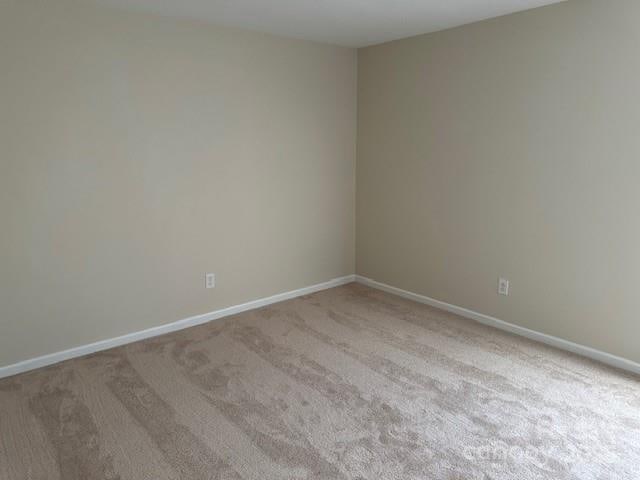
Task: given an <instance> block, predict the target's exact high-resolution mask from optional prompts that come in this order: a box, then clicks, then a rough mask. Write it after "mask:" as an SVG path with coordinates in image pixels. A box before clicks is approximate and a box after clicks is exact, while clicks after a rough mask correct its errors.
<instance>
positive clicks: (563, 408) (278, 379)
mask: <svg viewBox="0 0 640 480" xmlns="http://www.w3.org/2000/svg"><path fill="white" fill-rule="evenodd" d="M0 478H1V479H3V480H13V479H16V480H23V479H47V480H55V479H62V480H72V479H136V480H137V479H153V480H161V479H189V480H200V479H203V480H204V479H206V480H211V479H255V480H269V479H431V478H433V479H456V480H461V479H469V480H474V479H482V480H486V479H518V480H526V479H554V480H556V479H607V480H621V479H638V478H640V379H638V378H637V377H633V376H631V375H627V374H624V373H622V372H619V371H615V370H612V369H609V368H607V367H604V366H601V365H599V364H596V363H593V362H590V361H588V360H584V359H581V358H579V357H576V356H573V355H570V354H567V353H563V352H560V351H557V350H554V349H551V348H547V347H545V346H542V345H539V344H536V343H533V342H530V341H527V340H524V339H521V338H518V337H515V336H511V335H509V334H505V333H502V332H499V331H496V330H493V329H490V328H488V327H484V326H481V325H478V324H475V323H473V322H471V321H468V320H465V319H462V318H459V317H456V316H454V315H451V314H448V313H444V312H442V311H439V310H436V309H433V308H430V307H427V306H424V305H419V304H416V303H413V302H410V301H408V300H403V299H401V298H398V297H394V296H392V295H388V294H385V293H382V292H378V291H374V290H371V289H369V288H366V287H363V286H360V285H355V284H351V285H347V286H345V287H340V288H335V289H332V290H327V291H324V292H320V293H317V294H314V295H310V296H307V297H303V298H299V299H296V300H291V301H287V302H284V303H280V304H277V305H273V306H270V307H265V308H262V309H259V310H255V311H252V312H249V313H245V314H241V315H237V316H235V317H230V318H228V319H226V320H224V321H218V322H213V323H210V324H208V325H204V326H200V327H196V328H192V329H189V330H185V331H182V332H179V333H175V334H171V335H166V336H163V337H159V338H156V339H152V340H147V341H144V342H140V343H137V344H133V345H129V346H126V347H122V348H118V349H114V350H110V351H108V352H104V353H100V354H95V355H92V356H89V357H85V358H82V359H77V360H72V361H68V362H65V363H62V364H59V365H57V366H54V367H50V368H47V369H41V370H39V371H34V372H31V373H28V374H23V375H20V376H16V377H13V378H9V379H4V380H1V381H0Z"/></svg>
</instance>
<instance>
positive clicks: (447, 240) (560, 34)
mask: <svg viewBox="0 0 640 480" xmlns="http://www.w3.org/2000/svg"><path fill="white" fill-rule="evenodd" d="M639 25H640V2H638V1H637V0H616V1H601V0H595V1H588V0H572V1H569V2H566V3H560V4H557V5H555V6H551V7H545V8H541V9H537V10H532V11H529V12H524V13H519V14H515V15H511V16H507V17H502V18H498V19H493V20H490V21H486V22H482V23H477V24H474V25H469V26H465V27H461V28H457V29H453V30H449V31H444V32H440V33H435V34H430V35H424V36H420V37H415V38H411V39H407V40H401V41H398V42H393V43H389V44H384V45H380V46H376V47H371V48H366V49H363V50H360V51H359V55H358V62H359V70H358V75H359V89H358V91H359V99H358V101H359V114H358V160H357V210H356V212H357V230H356V231H357V241H356V251H357V267H356V270H357V272H358V273H359V274H361V275H364V276H368V277H372V278H374V279H376V280H379V281H381V282H385V283H389V284H391V285H394V286H397V287H400V288H404V289H408V290H411V291H414V292H417V293H421V294H425V295H428V296H430V297H433V298H436V299H439V300H443V301H445V302H449V303H453V304H456V305H460V306H464V307H467V308H470V309H473V310H476V311H478V312H481V313H485V314H488V315H492V316H495V317H498V318H500V319H503V320H506V321H509V322H512V323H515V324H518V325H522V326H525V327H529V328H532V329H535V330H538V331H541V332H544V333H547V334H551V335H556V336H559V337H562V338H565V339H568V340H572V341H574V342H578V343H581V344H584V345H588V346H591V347H595V348H597V349H601V350H604V351H607V352H610V353H613V354H616V355H620V356H623V357H627V358H629V359H631V360H635V361H640V182H639V181H640V94H639V92H638V86H639V85H640V55H639V54H638V48H639V46H640V28H639ZM498 275H504V276H506V277H507V278H508V279H509V280H510V281H511V289H512V292H511V295H510V296H509V297H499V296H498V295H497V293H496V288H497V277H498Z"/></svg>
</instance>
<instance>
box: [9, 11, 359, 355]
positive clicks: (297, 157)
mask: <svg viewBox="0 0 640 480" xmlns="http://www.w3.org/2000/svg"><path fill="white" fill-rule="evenodd" d="M355 131H356V54H355V51H354V50H350V49H343V48H337V47H330V46H323V45H318V44H313V43H308V42H303V41H295V40H284V39H279V38H276V37H271V36H266V35H260V34H254V33H248V32H243V31H239V30H233V29H224V28H215V27H211V26H205V25H200V24H197V23H189V22H186V21H178V20H170V19H165V18H162V17H154V16H149V15H144V14H135V13H123V12H120V11H117V10H113V11H112V10H102V9H99V8H94V7H90V6H81V5H80V4H74V3H73V2H70V1H65V0H57V1H55V2H52V1H50V0H2V1H0V270H1V275H0V366H2V365H7V364H11V363H14V362H17V361H20V360H24V359H27V358H31V357H35V356H38V355H43V354H47V353H51V352H55V351H59V350H62V349H66V348H70V347H74V346H77V345H81V344H85V343H89V342H93V341H96V340H101V339H105V338H110V337H114V336H117V335H122V334H126V333H128V332H132V331H137V330H141V329H144V328H148V327H152V326H156V325H161V324H163V323H167V322H172V321H175V320H179V319H182V318H185V317H187V316H191V315H194V314H200V313H205V312H208V311H211V310H214V309H218V308H222V307H225V306H229V305H234V304H238V303H242V302H245V301H248V300H252V299H255V298H259V297H264V296H268V295H271V294H275V293H278V292H282V291H287V290H291V289H296V288H299V287H303V286H307V285H311V284H315V283H318V282H323V281H326V280H329V279H332V278H334V277H338V276H342V275H346V274H351V273H353V271H354V201H355V197H354V196H355V192H354V182H355V179H354V166H355ZM205 272H215V273H216V274H217V281H218V286H217V287H216V288H215V289H214V290H205V289H204V274H205Z"/></svg>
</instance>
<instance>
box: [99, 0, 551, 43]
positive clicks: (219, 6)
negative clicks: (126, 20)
mask: <svg viewBox="0 0 640 480" xmlns="http://www.w3.org/2000/svg"><path fill="white" fill-rule="evenodd" d="M93 1H94V2H97V3H101V4H105V5H112V6H117V7H125V8H133V9H137V10H145V11H149V12H155V13H159V14H162V15H167V16H172V17H183V18H192V19H198V20H201V21H206V22H210V23H214V24H218V25H228V26H235V27H243V28H248V29H251V30H256V31H261V32H267V33H273V34H276V35H283V36H288V37H295V38H304V39H307V40H315V41H319V42H324V43H332V44H336V45H344V46H350V47H362V46H366V45H373V44H376V43H382V42H387V41H389V40H396V39H398V38H404V37H410V36H412V35H418V34H421V33H428V32H434V31H437V30H443V29H445V28H450V27H454V26H457V25H463V24H465V23H471V22H475V21H478V20H483V19H486V18H491V17H497V16H500V15H506V14H508V13H513V12H517V11H520V10H528V9H531V8H536V7H541V6H543V5H549V4H551V3H558V2H559V1H562V0H93Z"/></svg>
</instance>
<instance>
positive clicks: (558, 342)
mask: <svg viewBox="0 0 640 480" xmlns="http://www.w3.org/2000/svg"><path fill="white" fill-rule="evenodd" d="M356 282H358V283H361V284H363V285H367V286H369V287H372V288H376V289H378V290H382V291H384V292H388V293H393V294H394V295H398V296H400V297H403V298H408V299H409V300H414V301H416V302H418V303H424V304H426V305H431V306H432V307H436V308H439V309H441V310H446V311H447V312H451V313H455V314H457V315H460V316H461V317H465V318H469V319H471V320H475V321H476V322H479V323H482V324H484V325H489V326H491V327H495V328H498V329H500V330H504V331H506V332H510V333H514V334H516V335H520V336H521V337H526V338H529V339H531V340H536V341H538V342H541V343H544V344H546V345H550V346H552V347H556V348H559V349H561V350H566V351H569V352H572V353H575V354H578V355H582V356H583V357H587V358H590V359H592V360H596V361H598V362H601V363H604V364H607V365H610V366H612V367H615V368H619V369H621V370H626V371H628V372H632V373H635V374H638V375H640V364H639V363H636V362H633V361H631V360H628V359H626V358H622V357H617V356H615V355H611V354H610V353H606V352H602V351H600V350H596V349H595V348H591V347H587V346H584V345H580V344H578V343H574V342H570V341H568V340H563V339H562V338H559V337H554V336H552V335H547V334H545V333H541V332H537V331H535V330H531V329H528V328H525V327H520V326H518V325H514V324H513V323H509V322H505V321H504V320H499V319H497V318H494V317H491V316H489V315H485V314H483V313H478V312H474V311H473V310H469V309H467V308H463V307H458V306H457V305H452V304H450V303H446V302H442V301H440V300H435V299H433V298H430V297H427V296H425V295H420V294H418V293H413V292H409V291H407V290H402V289H401V288H397V287H393V286H391V285H387V284H385V283H381V282H378V281H376V280H372V279H371V278H367V277H363V276H362V275H356Z"/></svg>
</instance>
